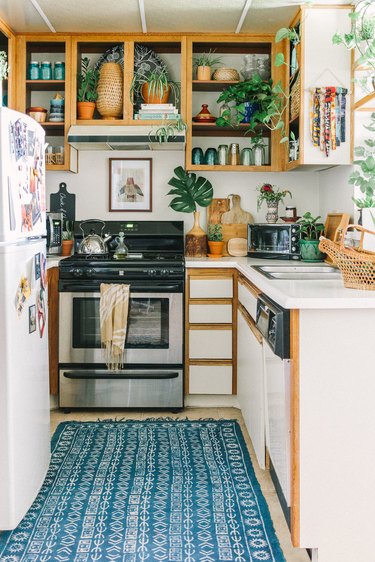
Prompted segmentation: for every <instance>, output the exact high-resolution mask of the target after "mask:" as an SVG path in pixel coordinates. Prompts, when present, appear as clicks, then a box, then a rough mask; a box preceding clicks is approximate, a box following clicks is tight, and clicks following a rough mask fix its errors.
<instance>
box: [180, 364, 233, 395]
mask: <svg viewBox="0 0 375 562" xmlns="http://www.w3.org/2000/svg"><path fill="white" fill-rule="evenodd" d="M189 394H232V366H231V365H190V367H189Z"/></svg>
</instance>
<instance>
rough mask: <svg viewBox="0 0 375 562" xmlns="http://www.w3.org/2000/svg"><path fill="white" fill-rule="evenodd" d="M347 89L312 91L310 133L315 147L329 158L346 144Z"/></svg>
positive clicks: (331, 87)
mask: <svg viewBox="0 0 375 562" xmlns="http://www.w3.org/2000/svg"><path fill="white" fill-rule="evenodd" d="M347 93H348V90H347V89H346V88H336V87H335V86H329V87H327V88H315V89H312V90H311V104H310V132H311V140H312V143H313V145H314V146H319V148H320V150H321V152H324V153H325V155H326V156H327V157H329V155H330V151H331V150H336V148H337V146H340V144H341V143H342V142H345V113H346V98H345V96H346V94H347Z"/></svg>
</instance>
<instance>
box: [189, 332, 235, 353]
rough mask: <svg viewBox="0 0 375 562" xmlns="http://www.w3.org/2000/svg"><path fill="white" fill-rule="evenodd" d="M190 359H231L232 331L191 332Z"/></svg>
mask: <svg viewBox="0 0 375 562" xmlns="http://www.w3.org/2000/svg"><path fill="white" fill-rule="evenodd" d="M189 357H190V359H231V358H232V330H189Z"/></svg>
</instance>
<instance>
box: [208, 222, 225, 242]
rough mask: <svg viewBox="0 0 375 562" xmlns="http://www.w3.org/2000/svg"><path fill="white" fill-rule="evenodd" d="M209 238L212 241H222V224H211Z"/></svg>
mask: <svg viewBox="0 0 375 562" xmlns="http://www.w3.org/2000/svg"><path fill="white" fill-rule="evenodd" d="M207 238H208V240H210V242H221V241H222V240H223V227H222V225H221V224H209V225H208V228H207Z"/></svg>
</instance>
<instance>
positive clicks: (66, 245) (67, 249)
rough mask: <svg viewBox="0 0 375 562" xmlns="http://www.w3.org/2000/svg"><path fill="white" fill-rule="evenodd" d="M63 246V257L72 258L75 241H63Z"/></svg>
mask: <svg viewBox="0 0 375 562" xmlns="http://www.w3.org/2000/svg"><path fill="white" fill-rule="evenodd" d="M61 246H62V249H61V255H62V256H70V255H71V253H72V250H73V240H63V241H62V243H61Z"/></svg>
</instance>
